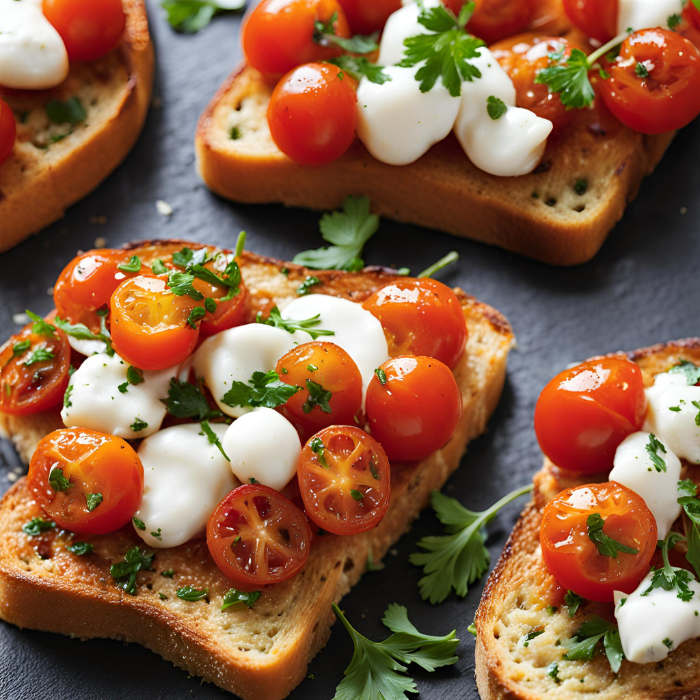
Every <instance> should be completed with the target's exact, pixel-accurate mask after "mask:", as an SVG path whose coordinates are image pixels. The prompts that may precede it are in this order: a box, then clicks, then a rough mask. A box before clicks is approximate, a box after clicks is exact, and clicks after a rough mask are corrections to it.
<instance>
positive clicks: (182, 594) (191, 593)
mask: <svg viewBox="0 0 700 700" xmlns="http://www.w3.org/2000/svg"><path fill="white" fill-rule="evenodd" d="M208 593H209V591H208V589H206V588H204V589H203V590H201V591H200V590H197V589H196V588H195V587H194V586H183V587H182V588H178V589H177V593H176V595H177V597H178V598H180V600H189V601H190V602H194V601H197V600H203V599H204V598H206V597H207V594H208Z"/></svg>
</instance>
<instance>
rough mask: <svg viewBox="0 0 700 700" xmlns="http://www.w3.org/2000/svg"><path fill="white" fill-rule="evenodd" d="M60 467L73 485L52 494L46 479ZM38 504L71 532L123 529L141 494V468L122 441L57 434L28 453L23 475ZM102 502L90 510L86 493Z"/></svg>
mask: <svg viewBox="0 0 700 700" xmlns="http://www.w3.org/2000/svg"><path fill="white" fill-rule="evenodd" d="M54 468H61V469H62V470H63V476H64V477H65V478H66V479H69V480H70V482H71V483H72V484H73V485H72V486H70V487H69V488H68V489H67V490H66V491H54V489H53V487H52V486H51V485H50V484H49V475H50V474H51V471H52V470H53V469H54ZM27 479H28V481H29V486H30V488H31V490H32V493H33V494H34V497H35V498H36V500H37V502H38V503H39V505H40V506H41V507H42V509H43V510H44V512H45V513H46V514H47V515H48V516H49V517H50V518H51V519H52V520H54V521H55V522H56V524H57V525H58V526H59V527H61V528H64V529H66V530H71V531H72V532H78V533H85V534H91V535H104V534H106V533H108V532H114V531H115V530H118V529H119V528H120V527H122V526H123V525H126V524H127V523H128V522H129V520H130V519H131V518H132V516H133V515H134V513H135V512H136V509H137V508H138V505H139V501H140V500H141V494H142V493H143V466H142V464H141V460H140V459H139V457H138V455H137V454H136V452H135V450H134V449H133V448H132V447H131V446H130V445H129V443H127V442H126V441H125V440H122V439H121V438H118V437H114V436H113V435H105V434H103V433H98V432H97V431H95V430H87V429H85V428H67V429H63V430H56V431H54V432H53V433H50V434H49V435H47V436H46V437H45V438H44V439H43V440H41V442H39V445H38V446H37V449H36V451H35V453H34V454H33V455H32V459H31V462H30V464H29V473H28V476H27ZM95 493H99V494H101V495H102V502H101V503H100V504H99V505H98V506H97V507H96V508H94V509H93V510H92V511H89V510H88V507H87V501H86V498H87V494H95Z"/></svg>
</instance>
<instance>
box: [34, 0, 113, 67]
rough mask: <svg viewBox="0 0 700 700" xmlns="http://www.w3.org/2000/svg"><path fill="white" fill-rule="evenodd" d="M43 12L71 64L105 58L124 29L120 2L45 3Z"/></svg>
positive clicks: (47, 0)
mask: <svg viewBox="0 0 700 700" xmlns="http://www.w3.org/2000/svg"><path fill="white" fill-rule="evenodd" d="M43 10H44V15H45V16H46V19H48V20H49V22H51V24H53V26H54V27H55V28H56V31H57V32H58V33H59V34H60V35H61V39H63V43H64V44H65V45H66V51H68V58H69V59H70V60H71V61H93V60H95V59H96V58H99V57H100V56H104V54H106V53H107V52H108V51H111V50H112V49H113V48H114V47H115V46H116V45H117V44H118V43H119V39H120V37H121V35H122V33H123V31H124V26H125V25H126V15H125V14H124V8H123V6H122V0H44V1H43Z"/></svg>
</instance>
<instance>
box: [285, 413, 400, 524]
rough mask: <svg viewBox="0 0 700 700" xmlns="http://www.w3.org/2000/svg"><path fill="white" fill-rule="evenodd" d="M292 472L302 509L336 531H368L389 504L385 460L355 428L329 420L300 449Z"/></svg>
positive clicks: (371, 440) (372, 442)
mask: <svg viewBox="0 0 700 700" xmlns="http://www.w3.org/2000/svg"><path fill="white" fill-rule="evenodd" d="M297 476H298V478H299V487H300V488H301V497H302V498H303V499H304V506H305V507H306V514H307V515H308V516H309V518H311V520H313V521H314V522H315V523H316V525H318V526H319V527H320V528H323V529H324V530H327V531H328V532H332V533H334V534H336V535H355V534H357V533H358V532H366V531H367V530H371V529H372V528H373V527H374V526H375V525H376V524H377V523H378V522H379V521H380V520H381V519H382V518H383V517H384V514H385V513H386V511H387V509H388V508H389V499H390V497H391V472H390V468H389V460H388V459H387V456H386V454H385V453H384V450H383V449H382V446H381V445H380V444H379V443H378V442H377V441H376V440H375V439H374V438H372V437H370V436H369V435H368V434H367V433H366V432H365V431H364V430H360V429H359V428H353V427H350V426H346V425H333V426H331V427H330V428H326V429H325V430H322V431H321V432H319V433H317V434H316V435H314V437H312V438H311V439H310V440H309V441H308V442H307V443H306V445H304V449H303V450H302V451H301V455H300V456H299V466H298V468H297Z"/></svg>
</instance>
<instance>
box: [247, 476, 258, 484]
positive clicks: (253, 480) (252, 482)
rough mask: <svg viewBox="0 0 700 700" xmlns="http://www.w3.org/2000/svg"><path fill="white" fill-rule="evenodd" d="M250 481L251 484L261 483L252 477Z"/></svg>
mask: <svg viewBox="0 0 700 700" xmlns="http://www.w3.org/2000/svg"><path fill="white" fill-rule="evenodd" d="M248 481H249V482H250V483H251V484H258V483H260V482H259V481H258V480H257V479H255V478H254V477H252V476H251V477H250V479H248Z"/></svg>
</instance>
